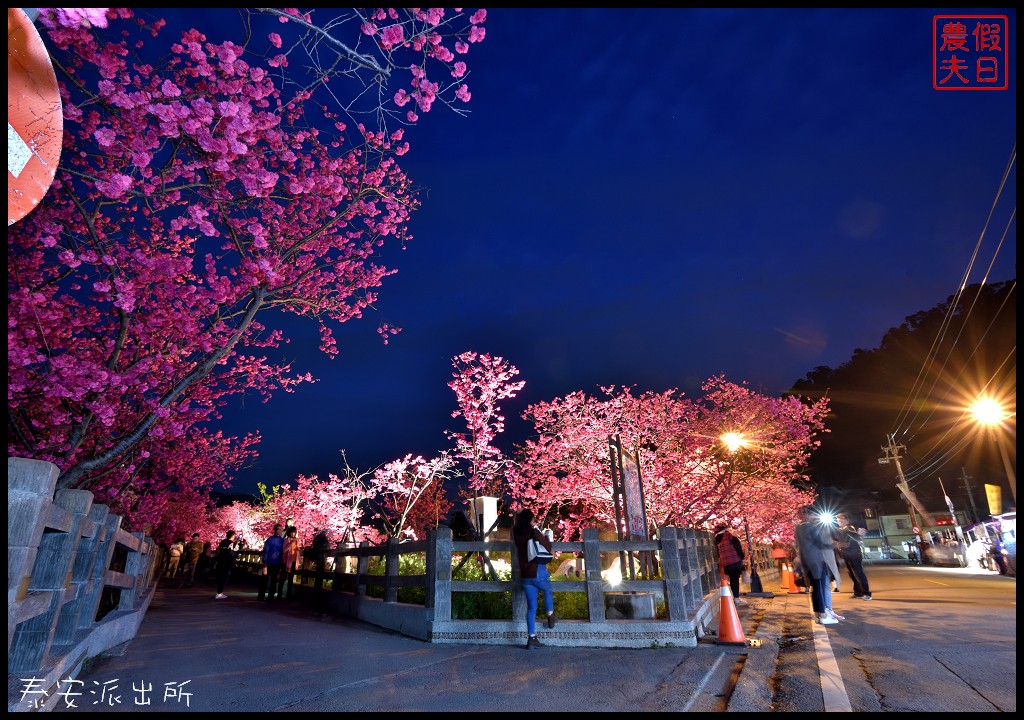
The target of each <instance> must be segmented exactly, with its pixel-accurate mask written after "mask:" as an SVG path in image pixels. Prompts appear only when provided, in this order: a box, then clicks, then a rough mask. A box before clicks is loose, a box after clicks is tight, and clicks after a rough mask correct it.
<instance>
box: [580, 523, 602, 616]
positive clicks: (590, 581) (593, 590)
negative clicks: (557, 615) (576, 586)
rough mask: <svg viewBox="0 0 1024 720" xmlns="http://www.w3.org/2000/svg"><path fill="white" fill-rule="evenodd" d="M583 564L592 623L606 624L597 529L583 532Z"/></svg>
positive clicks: (588, 609)
mask: <svg viewBox="0 0 1024 720" xmlns="http://www.w3.org/2000/svg"><path fill="white" fill-rule="evenodd" d="M583 563H584V565H585V567H586V569H587V611H588V613H589V615H590V622H604V620H605V608H604V578H602V577H601V546H600V544H599V540H598V533H597V529H596V528H587V529H585V530H584V531H583Z"/></svg>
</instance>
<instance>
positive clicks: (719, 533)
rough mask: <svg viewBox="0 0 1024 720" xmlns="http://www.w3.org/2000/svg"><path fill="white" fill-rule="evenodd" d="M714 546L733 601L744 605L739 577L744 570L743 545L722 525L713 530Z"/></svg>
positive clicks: (745, 602) (726, 526) (727, 527)
mask: <svg viewBox="0 0 1024 720" xmlns="http://www.w3.org/2000/svg"><path fill="white" fill-rule="evenodd" d="M715 545H716V546H717V547H718V564H719V567H721V569H722V574H723V575H725V576H727V577H728V578H729V589H730V590H732V597H733V601H734V602H735V603H736V604H737V605H746V604H747V601H746V600H743V599H742V598H741V597H740V576H741V575H743V571H744V569H746V565H745V564H744V562H743V557H744V555H743V544H742V543H741V542H740V539H739V538H738V537H736V536H735V535H733V534H732V532H731V531H730V530H729V526H728V525H724V524H723V525H718V526H717V527H716V528H715Z"/></svg>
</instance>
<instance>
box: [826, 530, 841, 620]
mask: <svg viewBox="0 0 1024 720" xmlns="http://www.w3.org/2000/svg"><path fill="white" fill-rule="evenodd" d="M838 552H839V548H838V547H837V545H836V543H835V542H834V541H833V543H832V552H826V553H825V564H826V565H828V574H829V579H828V587H829V590H830V591H831V592H842V591H841V590H840V589H839V587H840V586H839V562H838V561H837V559H836V556H837V554H838ZM840 559H841V558H840ZM832 583H835V585H836V589H835V590H832ZM829 607H831V605H830V606H829Z"/></svg>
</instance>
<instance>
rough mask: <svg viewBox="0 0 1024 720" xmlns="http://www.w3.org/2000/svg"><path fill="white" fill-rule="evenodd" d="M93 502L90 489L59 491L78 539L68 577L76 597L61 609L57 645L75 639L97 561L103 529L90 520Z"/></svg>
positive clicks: (55, 637)
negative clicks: (97, 539)
mask: <svg viewBox="0 0 1024 720" xmlns="http://www.w3.org/2000/svg"><path fill="white" fill-rule="evenodd" d="M92 502H93V495H92V493H91V492H89V491H88V490H61V491H60V492H58V493H57V504H58V505H61V506H62V507H64V508H66V509H68V510H70V511H71V512H72V513H73V515H74V520H73V529H72V532H73V533H74V534H75V536H76V537H77V538H78V542H77V543H76V548H75V552H74V557H73V558H72V560H71V577H70V580H69V585H70V586H71V587H72V588H74V598H73V599H72V600H69V601H68V602H66V603H65V604H64V607H62V608H61V609H60V615H59V616H58V617H57V629H56V631H55V632H54V635H53V644H54V645H68V644H70V643H72V642H73V641H74V639H75V634H76V633H77V632H78V627H79V615H80V614H81V613H82V610H83V608H84V607H85V602H86V601H87V598H86V595H87V593H88V589H89V587H88V583H89V580H90V578H91V575H92V566H93V563H94V562H96V538H97V536H98V535H99V531H100V530H101V528H99V527H97V526H96V524H95V523H94V522H92V519H91V513H92V507H93V505H92ZM86 533H87V534H86ZM83 536H84V537H83Z"/></svg>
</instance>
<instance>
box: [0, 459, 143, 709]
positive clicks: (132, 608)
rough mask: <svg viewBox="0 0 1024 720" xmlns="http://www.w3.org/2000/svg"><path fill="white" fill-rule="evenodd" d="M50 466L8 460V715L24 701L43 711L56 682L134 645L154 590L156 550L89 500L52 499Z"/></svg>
mask: <svg viewBox="0 0 1024 720" xmlns="http://www.w3.org/2000/svg"><path fill="white" fill-rule="evenodd" d="M57 475H58V470H57V467H56V466H55V465H53V464H52V463H48V462H41V461H38V460H27V459H24V458H8V459H7V523H8V524H7V673H8V683H7V686H8V697H7V707H8V711H14V710H24V709H25V703H24V702H23V697H22V694H23V692H22V691H24V690H25V689H26V688H29V689H31V690H32V693H31V694H30V697H31V698H36V699H38V702H34V703H33V704H34V705H36V707H33V708H32V709H42V710H46V709H49V707H50V704H52V703H55V702H56V700H57V699H58V696H57V694H56V693H57V689H58V685H59V683H60V682H61V681H62V680H63V679H65V678H67V677H71V676H74V675H77V674H78V672H79V670H80V669H81V667H82V664H83V663H84V662H85V661H86V660H87V659H89V658H91V657H95V656H97V655H99V654H100V653H103V652H105V651H107V650H109V649H111V648H113V647H115V646H117V645H121V644H123V643H125V642H127V641H128V640H131V639H132V638H133V637H135V633H136V631H137V630H138V627H139V623H141V622H142V618H143V617H144V616H145V614H146V609H147V608H148V606H149V602H150V600H151V599H152V595H153V591H154V590H155V588H156V581H157V577H156V574H155V570H154V568H155V566H156V563H157V561H158V560H159V555H160V553H159V550H158V548H157V547H156V545H155V544H154V542H153V541H152V540H151V539H150V538H147V537H143V535H142V534H141V533H134V534H132V533H128V532H126V531H124V530H122V529H121V518H120V517H119V516H117V515H113V514H111V513H110V510H109V509H108V508H107V507H106V506H104V505H94V504H93V496H92V493H91V492H88V491H86V490H61V491H59V492H57V494H56V497H55V496H54V488H55V487H56V483H57Z"/></svg>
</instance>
